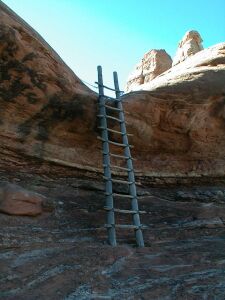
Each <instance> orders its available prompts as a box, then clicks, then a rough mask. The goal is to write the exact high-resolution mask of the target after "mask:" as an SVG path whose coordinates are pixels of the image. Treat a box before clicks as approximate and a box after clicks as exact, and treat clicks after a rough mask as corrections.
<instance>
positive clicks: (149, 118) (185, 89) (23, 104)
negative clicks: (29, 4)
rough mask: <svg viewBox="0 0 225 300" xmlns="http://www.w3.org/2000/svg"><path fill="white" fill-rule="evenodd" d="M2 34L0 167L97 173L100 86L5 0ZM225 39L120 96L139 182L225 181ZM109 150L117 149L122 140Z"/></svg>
mask: <svg viewBox="0 0 225 300" xmlns="http://www.w3.org/2000/svg"><path fill="white" fill-rule="evenodd" d="M0 40H1V46H0V67H1V81H0V105H1V110H0V120H1V122H0V139H1V144H0V169H1V171H2V172H6V173H7V174H9V173H10V174H12V175H10V176H13V174H14V172H15V171H18V172H28V173H35V174H39V175H43V176H47V177H48V178H50V177H62V176H64V177H68V176H76V177H81V176H82V177H92V178H99V177H100V173H101V172H102V155H101V143H100V141H98V140H97V135H99V131H98V128H97V127H98V120H97V94H95V93H94V92H92V91H91V90H90V89H88V88H87V87H86V86H85V85H84V84H83V83H82V82H81V81H80V80H79V78H78V77H77V76H76V75H75V74H74V73H73V72H72V71H71V70H70V69H69V68H68V67H67V66H66V65H65V64H64V63H63V61H62V60H61V58H59V56H58V55H57V54H56V53H55V52H54V50H52V49H51V47H50V46H48V44H47V43H46V42H45V41H44V40H43V39H42V38H41V37H40V36H39V35H38V34H37V33H36V32H35V31H34V30H33V29H32V28H30V27H29V25H27V24H26V23H25V22H24V21H23V20H21V19H20V18H19V17H18V16H16V15H15V14H14V13H13V12H12V11H11V10H9V9H8V8H7V7H6V6H5V5H4V4H2V2H0ZM224 47H225V44H224V43H221V44H218V45H215V46H213V47H210V48H208V49H205V50H203V51H200V52H198V53H196V54H195V55H192V56H191V57H188V58H187V59H186V60H185V61H183V62H181V63H179V64H178V65H176V66H174V67H173V68H171V69H169V70H168V71H166V72H164V73H163V74H161V75H158V76H157V77H156V78H154V79H151V81H150V82H149V83H146V84H143V85H141V86H139V87H138V88H137V90H138V91H137V92H133V93H129V94H126V95H124V96H123V101H124V109H125V110H126V111H127V114H126V119H127V127H128V132H130V133H132V134H134V136H133V137H132V138H131V139H130V142H131V144H133V145H134V152H133V154H134V156H135V157H136V158H137V161H136V162H135V169H136V170H137V171H138V172H137V176H139V180H140V181H146V182H151V183H156V184H158V183H163V184H165V183H177V182H180V180H181V181H184V182H185V183H188V182H189V183H193V181H194V182H196V183H198V182H212V181H216V180H219V181H220V180H223V178H224V174H225V161H224V159H225V158H224V157H225V156H224V153H225V139H224V136H225V135H224V133H225V131H224V130H225V128H224V96H223V92H224V77H225V54H224ZM155 54H156V53H155ZM155 54H154V55H155ZM151 55H153V53H151V54H150V55H149V56H148V55H147V56H146V61H148V59H150V60H151ZM156 57H157V55H156ZM144 66H145V65H144ZM153 67H154V64H153ZM145 69H146V74H148V76H153V77H154V76H155V75H154V68H153V69H151V68H150V67H149V69H148V68H147V66H145ZM148 71H149V72H150V73H148ZM146 74H145V75H146ZM146 76H147V75H146ZM153 77H151V78H153ZM141 89H142V90H141ZM109 126H111V127H112V128H114V129H116V126H117V125H115V124H113V123H112V124H111V123H110V124H109ZM110 138H111V139H112V140H114V141H119V139H118V136H116V135H115V134H111V135H110ZM112 152H115V153H118V154H119V152H118V149H117V148H116V146H114V147H112ZM112 162H113V163H114V161H112ZM116 174H117V175H121V176H123V175H124V174H123V173H119V172H118V173H116ZM196 178H197V179H196Z"/></svg>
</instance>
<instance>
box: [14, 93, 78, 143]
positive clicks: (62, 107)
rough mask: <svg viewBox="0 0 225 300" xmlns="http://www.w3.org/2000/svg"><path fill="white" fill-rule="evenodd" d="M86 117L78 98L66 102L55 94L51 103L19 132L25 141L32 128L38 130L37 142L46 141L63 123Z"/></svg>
mask: <svg viewBox="0 0 225 300" xmlns="http://www.w3.org/2000/svg"><path fill="white" fill-rule="evenodd" d="M82 117H84V107H83V103H80V101H78V99H77V98H76V96H73V97H72V98H71V99H69V100H67V101H65V100H63V98H62V95H60V94H54V95H53V96H51V97H50V99H49V102H48V103H47V104H46V105H45V106H43V107H42V109H41V110H40V111H39V112H38V113H36V114H35V115H34V116H33V117H31V118H30V119H28V120H26V121H25V122H24V123H22V124H21V125H20V126H19V128H18V132H19V133H20V136H21V140H22V141H24V140H25V139H26V137H27V136H28V135H29V134H30V133H31V128H33V129H35V128H36V130H37V132H38V134H37V136H36V139H37V140H41V141H46V140H48V137H49V132H50V129H51V128H53V127H54V126H55V125H57V124H58V123H60V122H63V121H70V122H72V121H74V120H75V119H76V118H82Z"/></svg>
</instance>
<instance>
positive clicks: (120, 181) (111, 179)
mask: <svg viewBox="0 0 225 300" xmlns="http://www.w3.org/2000/svg"><path fill="white" fill-rule="evenodd" d="M103 178H104V179H105V180H110V181H112V182H115V183H123V184H129V185H130V184H133V183H135V182H134V181H126V180H120V179H113V178H109V177H106V176H103Z"/></svg>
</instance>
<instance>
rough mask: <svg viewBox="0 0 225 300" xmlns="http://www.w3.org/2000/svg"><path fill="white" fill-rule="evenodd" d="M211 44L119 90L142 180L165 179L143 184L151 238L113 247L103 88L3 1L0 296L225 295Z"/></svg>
mask: <svg viewBox="0 0 225 300" xmlns="http://www.w3.org/2000/svg"><path fill="white" fill-rule="evenodd" d="M205 51H206V50H204V51H202V52H199V53H197V54H195V55H194V56H192V57H191V58H190V60H189V61H188V60H187V61H185V62H182V63H180V64H179V65H177V66H176V69H175V67H174V70H176V72H173V71H171V70H170V71H168V72H167V73H166V75H162V77H161V79H160V80H161V82H159V81H158V83H155V85H152V86H151V85H146V91H138V92H134V93H130V94H127V95H125V96H124V97H123V101H124V107H125V110H126V111H127V114H126V117H127V122H128V129H129V131H130V132H132V133H133V134H134V136H133V138H132V140H131V142H132V143H133V144H134V145H135V152H134V156H136V158H137V161H136V169H138V170H139V171H140V172H141V174H140V173H139V177H138V180H137V181H138V182H140V181H142V182H146V183H147V182H149V181H151V183H156V184H159V183H164V185H163V188H159V187H157V188H156V187H155V188H152V187H147V186H140V185H138V196H139V205H140V206H139V207H140V210H145V212H146V213H145V214H143V217H142V223H143V224H145V225H147V228H146V230H145V231H144V239H145V245H146V247H145V248H144V249H137V248H135V247H134V234H133V232H130V231H128V230H125V231H121V232H117V237H118V242H119V246H118V247H110V246H108V245H106V230H105V228H104V225H103V224H104V223H105V211H104V210H103V209H102V208H103V206H104V202H105V193H104V186H103V183H102V182H100V178H101V176H100V172H101V168H102V167H101V151H100V150H101V145H100V143H99V142H98V141H97V138H96V137H97V135H98V130H97V118H96V114H97V95H96V94H94V93H93V92H92V91H90V90H89V89H88V88H87V87H85V86H84V85H83V84H82V83H81V82H80V80H79V79H78V78H77V77H76V76H75V75H74V74H73V73H72V72H71V70H70V69H69V68H68V67H67V66H66V65H65V64H64V63H63V61H62V60H61V59H60V58H59V57H58V55H57V54H56V53H55V52H54V51H53V50H52V49H51V48H50V47H49V46H48V45H47V44H46V42H45V41H43V39H42V38H41V37H40V36H39V35H38V34H37V33H36V32H34V30H33V29H31V28H30V27H29V26H28V25H27V24H25V23H24V21H22V20H21V19H20V18H19V17H18V16H16V15H15V14H14V13H13V12H12V11H10V10H9V9H8V8H7V7H6V6H5V5H3V4H2V2H1V1H0V71H1V80H0V107H1V110H0V140H1V143H0V211H1V213H0V228H1V230H0V270H1V275H0V286H1V289H0V298H1V299H43V300H45V299H46V300H49V299H56V300H58V299H59V300H61V299H64V300H71V299H131V300H132V299H133V300H134V299H158V298H160V299H183V298H187V299H202V297H204V299H214V298H215V297H217V299H218V300H223V299H225V284H224V276H225V255H224V247H225V237H224V228H225V205H224V195H225V188H224V170H225V168H224V130H225V128H224V117H225V112H224V107H225V101H224V96H221V93H222V91H223V89H224V44H220V45H217V46H215V47H213V48H211V49H209V50H208V52H205ZM200 53H201V55H200ZM209 53H211V55H209ZM197 55H198V56H197ZM202 55H203V56H202ZM204 55H206V57H204ZM195 58H196V60H195ZM164 76H165V77H164ZM163 78H165V79H163ZM156 80H159V77H158V78H156V79H153V80H152V81H151V82H156ZM147 89H149V90H147ZM112 125H113V124H112ZM111 138H112V139H115V140H116V136H111ZM113 150H114V151H116V149H113ZM140 175H142V176H140ZM82 177H83V178H82ZM84 177H85V178H84ZM88 177H89V178H88ZM90 177H92V178H91V180H90ZM93 177H96V178H97V180H94V179H93ZM216 177H217V178H216ZM181 179H182V180H183V182H184V183H189V184H190V183H195V184H196V183H197V184H199V183H200V182H204V180H205V182H207V186H204V187H199V186H198V187H193V186H192V187H191V188H187V187H182V186H180V185H179V184H178V183H180V182H181ZM198 179H199V180H198ZM217 179H219V181H220V183H221V182H222V183H223V186H209V184H208V183H209V182H211V183H212V184H214V185H215V183H218V180H217ZM160 181H161V182H160ZM9 183H10V184H9ZM11 183H14V184H13V185H12V184H11ZM15 183H16V185H15ZM165 183H167V184H166V185H165ZM168 183H176V184H177V185H176V186H175V187H172V188H169V185H168ZM165 187H166V189H165ZM115 192H124V189H123V188H122V187H121V186H119V185H118V186H115ZM129 204H130V203H127V202H126V203H125V201H124V203H123V206H124V208H125V209H128V208H130V206H129ZM2 212H4V213H2ZM7 214H11V215H12V214H13V216H9V215H7ZM16 215H20V216H16ZM21 215H22V216H23V217H22V216H21ZM126 215H127V214H126ZM28 216H29V217H28ZM31 216H32V217H31ZM34 216H35V217H34ZM116 217H117V218H118V219H117V221H119V222H121V223H123V224H124V223H127V222H130V220H129V219H126V216H125V217H124V218H122V217H121V215H117V216H116Z"/></svg>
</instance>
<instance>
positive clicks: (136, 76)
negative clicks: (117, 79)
mask: <svg viewBox="0 0 225 300" xmlns="http://www.w3.org/2000/svg"><path fill="white" fill-rule="evenodd" d="M171 66H172V59H171V57H170V56H169V54H167V53H166V51H165V50H163V49H161V50H155V49H152V50H150V51H149V52H147V53H146V54H145V55H144V57H143V58H142V60H141V62H140V63H139V64H137V66H136V67H135V70H134V71H133V72H132V73H131V74H130V75H129V78H128V81H127V84H126V88H125V90H126V91H127V92H128V91H130V90H131V89H132V87H133V86H139V85H141V84H144V83H148V82H150V81H151V80H153V79H154V78H156V77H157V76H158V75H160V74H161V73H163V72H165V71H166V70H168V69H170V68H171Z"/></svg>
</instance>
